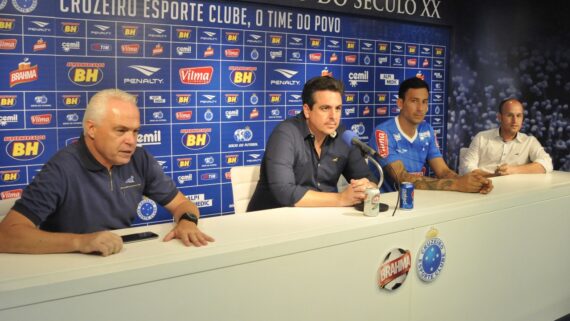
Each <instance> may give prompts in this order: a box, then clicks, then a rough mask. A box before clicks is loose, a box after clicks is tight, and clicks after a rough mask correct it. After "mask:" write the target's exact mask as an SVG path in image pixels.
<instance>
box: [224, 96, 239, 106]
mask: <svg viewBox="0 0 570 321" xmlns="http://www.w3.org/2000/svg"><path fill="white" fill-rule="evenodd" d="M225 96H226V103H228V104H231V105H233V104H236V103H237V102H238V97H239V95H238V94H226V95H225Z"/></svg>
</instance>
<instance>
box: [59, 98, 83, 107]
mask: <svg viewBox="0 0 570 321" xmlns="http://www.w3.org/2000/svg"><path fill="white" fill-rule="evenodd" d="M80 101H81V95H63V104H64V105H65V106H67V107H76V106H77V105H79V102H80Z"/></svg>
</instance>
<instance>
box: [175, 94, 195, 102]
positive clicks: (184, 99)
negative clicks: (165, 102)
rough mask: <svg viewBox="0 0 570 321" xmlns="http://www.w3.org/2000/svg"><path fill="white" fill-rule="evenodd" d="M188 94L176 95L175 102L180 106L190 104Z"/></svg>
mask: <svg viewBox="0 0 570 321" xmlns="http://www.w3.org/2000/svg"><path fill="white" fill-rule="evenodd" d="M191 96H192V95H190V94H176V101H177V102H178V104H180V105H188V104H189V103H190V97H191Z"/></svg>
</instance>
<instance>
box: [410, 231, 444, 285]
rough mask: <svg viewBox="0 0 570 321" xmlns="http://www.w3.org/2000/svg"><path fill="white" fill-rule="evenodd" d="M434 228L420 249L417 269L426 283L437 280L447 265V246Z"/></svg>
mask: <svg viewBox="0 0 570 321" xmlns="http://www.w3.org/2000/svg"><path fill="white" fill-rule="evenodd" d="M437 234H438V231H437V230H436V229H434V228H432V229H430V230H429V232H428V233H427V240H426V241H425V242H424V244H423V245H422V246H421V247H420V251H419V253H418V260H417V262H416V268H417V270H418V276H419V277H420V279H422V280H423V281H425V282H431V281H433V280H435V279H436V278H437V277H438V276H439V274H440V273H441V270H442V269H443V266H444V265H445V244H444V243H443V241H442V240H441V239H440V238H438V237H437Z"/></svg>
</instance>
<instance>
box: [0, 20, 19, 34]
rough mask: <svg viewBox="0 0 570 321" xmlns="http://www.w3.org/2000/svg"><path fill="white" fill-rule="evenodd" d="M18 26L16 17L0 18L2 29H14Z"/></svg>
mask: <svg viewBox="0 0 570 321" xmlns="http://www.w3.org/2000/svg"><path fill="white" fill-rule="evenodd" d="M15 26H16V19H8V18H0V30H1V31H12V30H14V28H15Z"/></svg>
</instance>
